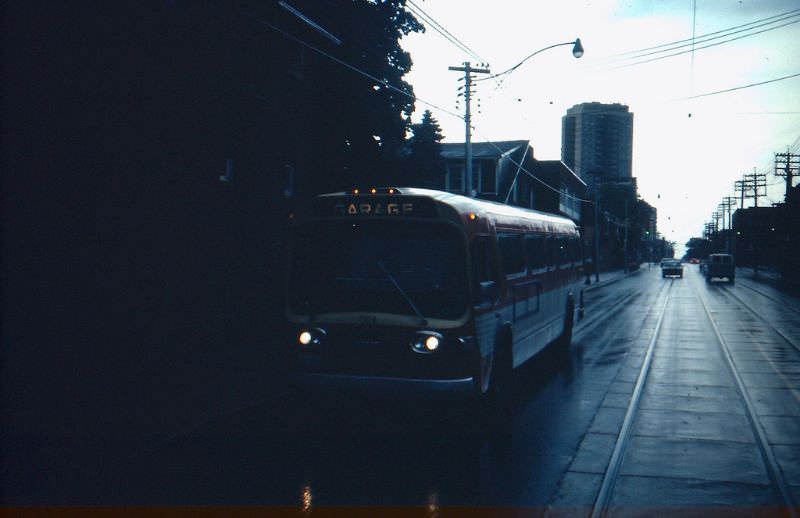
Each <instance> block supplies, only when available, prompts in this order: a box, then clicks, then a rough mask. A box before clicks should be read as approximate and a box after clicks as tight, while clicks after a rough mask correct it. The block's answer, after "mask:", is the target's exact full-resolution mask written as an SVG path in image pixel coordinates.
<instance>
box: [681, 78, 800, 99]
mask: <svg viewBox="0 0 800 518" xmlns="http://www.w3.org/2000/svg"><path fill="white" fill-rule="evenodd" d="M795 77H800V73H798V74H792V75H788V76H783V77H776V78H774V79H769V80H767V81H760V82H758V83H751V84H749V85H741V86H735V87H733V88H726V89H725V90H717V91H715V92H707V93H704V94H699V95H692V96H689V97H682V98H681V99H697V98H700V97H709V96H711V95H718V94H724V93H728V92H734V91H736V90H744V89H745V88H752V87H754V86H761V85H766V84H769V83H776V82H778V81H784V80H786V79H792V78H795Z"/></svg>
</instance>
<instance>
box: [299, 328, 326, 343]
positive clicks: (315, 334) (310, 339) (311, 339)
mask: <svg viewBox="0 0 800 518" xmlns="http://www.w3.org/2000/svg"><path fill="white" fill-rule="evenodd" d="M324 338H325V330H324V329H320V328H318V327H313V328H310V329H303V330H302V331H300V333H299V334H298V335H297V343H299V344H300V345H319V344H321V343H322V340H323V339H324Z"/></svg>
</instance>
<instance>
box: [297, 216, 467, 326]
mask: <svg viewBox="0 0 800 518" xmlns="http://www.w3.org/2000/svg"><path fill="white" fill-rule="evenodd" d="M465 256H466V238H465V236H464V234H463V233H461V232H460V231H459V230H458V229H457V228H456V227H454V226H452V225H448V224H444V223H432V222H421V221H385V220H383V221H357V222H352V221H325V222H318V221H317V222H309V223H306V224H305V225H302V226H301V227H299V228H298V229H297V230H296V231H295V234H294V239H293V245H292V252H291V265H290V267H289V308H290V310H291V311H292V312H293V313H295V314H317V313H341V312H379V313H393V314H403V315H406V314H408V315H415V316H419V314H421V315H422V316H423V317H424V318H439V319H457V318H460V317H461V316H462V315H463V314H464V312H465V311H466V309H467V305H468V301H469V293H468V289H467V273H466V272H467V269H466V262H465Z"/></svg>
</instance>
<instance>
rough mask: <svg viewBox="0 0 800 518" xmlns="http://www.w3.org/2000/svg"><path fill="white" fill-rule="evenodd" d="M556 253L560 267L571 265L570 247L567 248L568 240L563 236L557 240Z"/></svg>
mask: <svg viewBox="0 0 800 518" xmlns="http://www.w3.org/2000/svg"><path fill="white" fill-rule="evenodd" d="M556 255H557V260H558V266H559V267H562V266H569V263H570V258H569V248H567V240H566V239H564V238H563V237H560V238H558V239H557V240H556Z"/></svg>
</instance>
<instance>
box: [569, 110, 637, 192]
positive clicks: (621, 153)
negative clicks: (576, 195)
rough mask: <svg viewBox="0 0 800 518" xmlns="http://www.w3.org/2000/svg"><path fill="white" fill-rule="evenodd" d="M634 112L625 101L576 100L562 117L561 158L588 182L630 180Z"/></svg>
mask: <svg viewBox="0 0 800 518" xmlns="http://www.w3.org/2000/svg"><path fill="white" fill-rule="evenodd" d="M632 157H633V113H631V112H629V111H628V107H627V106H625V105H623V104H616V103H615V104H602V103H597V102H592V103H583V104H576V105H575V106H573V107H572V108H570V109H568V110H567V114H566V115H565V116H564V117H563V118H562V119H561V161H562V162H564V163H565V164H566V165H567V166H569V168H570V169H572V170H573V171H574V172H575V174H577V175H578V176H579V177H580V178H581V179H583V180H584V181H586V182H587V183H589V184H590V185H591V184H593V183H594V180H593V175H599V176H600V177H601V178H602V179H603V180H605V181H615V180H622V181H625V180H630V179H631V176H632V171H631V162H632Z"/></svg>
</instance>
